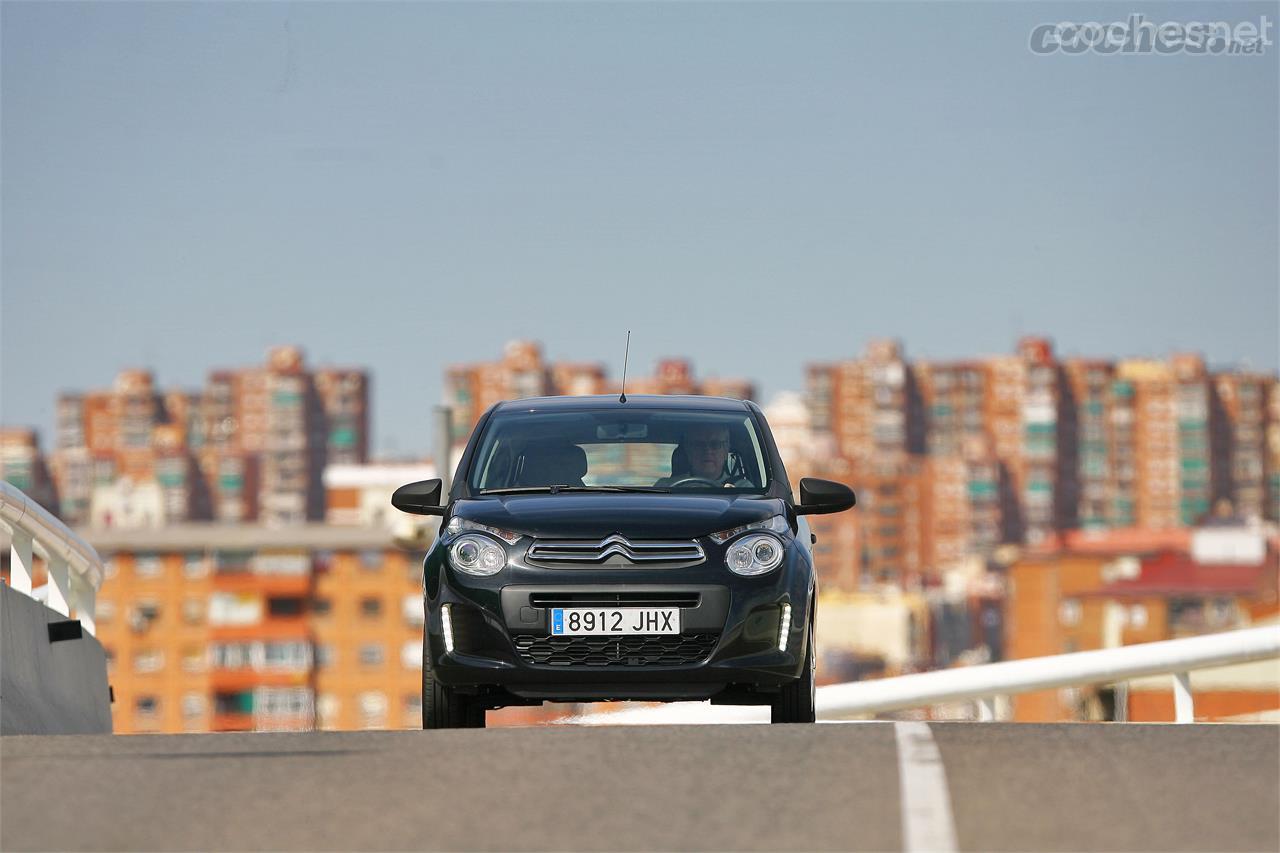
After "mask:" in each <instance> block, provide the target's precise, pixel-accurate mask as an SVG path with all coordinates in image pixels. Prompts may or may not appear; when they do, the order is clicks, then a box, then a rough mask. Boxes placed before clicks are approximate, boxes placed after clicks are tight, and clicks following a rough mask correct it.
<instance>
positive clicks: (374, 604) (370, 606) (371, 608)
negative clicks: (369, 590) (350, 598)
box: [360, 595, 382, 619]
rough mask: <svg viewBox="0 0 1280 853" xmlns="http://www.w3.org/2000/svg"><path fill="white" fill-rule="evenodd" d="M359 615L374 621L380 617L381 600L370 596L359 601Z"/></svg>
mask: <svg viewBox="0 0 1280 853" xmlns="http://www.w3.org/2000/svg"><path fill="white" fill-rule="evenodd" d="M360 615H361V616H364V617H365V618H368V619H375V618H377V617H378V616H380V615H382V599H380V598H375V597H374V596H372V595H369V596H365V597H364V598H362V599H360Z"/></svg>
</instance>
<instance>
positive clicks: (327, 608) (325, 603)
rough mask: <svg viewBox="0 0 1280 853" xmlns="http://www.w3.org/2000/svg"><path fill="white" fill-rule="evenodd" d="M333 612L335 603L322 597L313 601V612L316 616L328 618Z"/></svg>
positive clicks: (317, 597)
mask: <svg viewBox="0 0 1280 853" xmlns="http://www.w3.org/2000/svg"><path fill="white" fill-rule="evenodd" d="M332 611H333V602H332V601H330V600H329V599H327V598H324V597H322V596H316V597H315V598H313V599H311V612H312V613H314V614H315V615H316V616H328V615H329V613H330V612H332Z"/></svg>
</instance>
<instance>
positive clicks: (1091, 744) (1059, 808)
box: [0, 723, 1280, 851]
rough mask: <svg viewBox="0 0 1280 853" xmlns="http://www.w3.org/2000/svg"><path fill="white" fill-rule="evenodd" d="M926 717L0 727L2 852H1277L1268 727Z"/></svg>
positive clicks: (1276, 774)
mask: <svg viewBox="0 0 1280 853" xmlns="http://www.w3.org/2000/svg"><path fill="white" fill-rule="evenodd" d="M907 725H908V726H910V725H919V724H907ZM920 728H921V729H923V730H924V733H923V738H924V740H925V741H928V740H929V734H930V733H931V734H932V744H936V754H935V755H934V758H933V759H929V758H928V753H924V754H925V755H926V758H925V759H924V762H923V763H919V762H917V763H916V764H914V765H913V764H911V763H910V761H911V760H914V759H910V758H909V757H908V756H906V753H905V752H904V750H902V749H900V748H899V743H900V742H901V738H902V737H903V733H904V732H906V731H907V729H904V728H902V724H893V723H861V724H859V723H852V724H843V725H817V726H772V727H771V726H756V725H712V726H651V727H637V726H601V727H587V726H550V727H530V728H512V729H489V730H460V731H434V732H421V731H416V732H360V733H297V734H224V735H154V736H132V737H123V736H120V737H116V736H110V735H102V736H98V735H82V736H65V737H6V738H4V739H3V740H0V848H2V849H4V850H6V851H11V850H33V849H37V850H81V849H100V850H161V849H163V850H209V849H218V850H256V849H271V850H299V849H307V850H352V849H355V850H400V849H416V848H429V849H450V850H471V849H483V850H581V849H602V850H654V849H658V850H666V849H680V850H704V849H706V850H713V849H714V850H788V849H796V850H899V849H903V846H904V839H907V840H908V841H910V838H909V837H908V836H909V833H907V832H904V826H906V825H907V824H909V823H911V821H913V820H915V821H919V820H923V821H925V822H928V821H934V822H935V825H934V826H933V829H935V830H937V831H938V832H940V833H942V835H940V836H936V837H938V838H941V837H944V836H946V834H947V833H951V835H950V837H951V839H952V843H953V844H954V845H956V846H957V847H958V848H959V849H963V850H1268V851H1276V850H1278V849H1280V814H1278V812H1280V728H1278V727H1275V726H1267V725H1253V726H1249V725H1240V726H1234V725H1188V726H1172V725H1164V726H1161V725H1103V724H1094V725H1083V724H1077V725H1013V724H998V723H988V724H975V723H935V724H931V725H930V726H928V727H924V726H922V725H921V726H920ZM917 731H918V730H917ZM925 745H926V746H927V745H928V744H925ZM917 757H918V756H917ZM937 758H940V759H941V763H940V764H939V763H938V762H937V760H936V759H937ZM930 774H935V776H934V778H936V779H937V780H938V781H940V782H941V783H942V784H941V785H940V786H939V787H937V788H934V789H930V788H929V786H928V784H927V783H928V779H929V778H930ZM907 779H915V780H917V781H919V780H923V782H921V784H920V785H915V783H914V782H913V783H910V784H903V782H902V780H907ZM908 799H910V800H911V802H910V803H908V802H907V800H908ZM948 800H949V802H948ZM948 806H949V809H950V811H949V813H948V810H947V807H948ZM927 828H928V827H926V829H927ZM928 837H930V836H928V835H927V834H926V835H924V836H915V838H916V847H917V848H919V847H920V842H919V839H920V838H928ZM939 843H941V842H939Z"/></svg>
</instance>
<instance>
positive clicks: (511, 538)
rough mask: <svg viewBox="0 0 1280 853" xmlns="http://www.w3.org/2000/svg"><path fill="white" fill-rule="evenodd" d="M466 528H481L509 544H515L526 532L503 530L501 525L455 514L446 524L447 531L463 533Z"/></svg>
mask: <svg viewBox="0 0 1280 853" xmlns="http://www.w3.org/2000/svg"><path fill="white" fill-rule="evenodd" d="M464 530H480V531H483V532H485V533H488V534H490V535H492V536H497V537H498V538H499V539H501V540H502V541H503V542H506V543H507V544H508V545H514V544H516V543H517V542H519V541H520V537H521V536H523V535H524V534H522V533H514V532H512V531H510V530H503V529H502V528H500V527H490V526H489V525H487V524H481V523H480V522H478V521H471V520H470V519H467V518H458V516H456V515H455V516H454V517H453V518H451V519H449V523H448V525H446V526H445V532H446V533H461V532H462V531H464Z"/></svg>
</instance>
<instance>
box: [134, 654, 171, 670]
mask: <svg viewBox="0 0 1280 853" xmlns="http://www.w3.org/2000/svg"><path fill="white" fill-rule="evenodd" d="M163 668H164V652H162V651H160V650H159V649H142V650H141V651H139V652H137V653H136V654H135V655H134V656H133V671H134V672H159V671H160V670H161V669H163Z"/></svg>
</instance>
